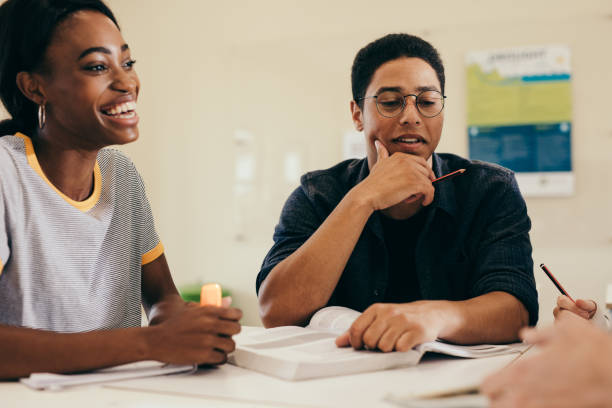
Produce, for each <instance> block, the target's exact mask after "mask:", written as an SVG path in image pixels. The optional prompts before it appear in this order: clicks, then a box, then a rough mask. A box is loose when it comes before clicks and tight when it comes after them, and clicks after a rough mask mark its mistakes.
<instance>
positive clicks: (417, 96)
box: [359, 89, 446, 119]
mask: <svg viewBox="0 0 612 408" xmlns="http://www.w3.org/2000/svg"><path fill="white" fill-rule="evenodd" d="M385 92H395V93H398V94H400V95H401V96H402V98H403V102H402V109H400V111H399V112H397V113H396V114H395V115H393V116H387V115H384V114H383V113H382V112H381V111H380V108H379V107H378V97H379V96H380V95H382V94H383V93H385ZM425 92H436V93H439V94H440V96H441V97H442V109H440V112H438V113H436V114H435V115H433V116H427V115H425V114H424V113H423V112H421V109H419V104H418V103H417V100H418V99H419V96H421V95H423V94H424V93H425ZM409 96H414V106H415V108H416V109H417V111H418V112H419V113H420V114H421V115H423V116H424V117H426V118H428V119H430V118H435V117H436V116H438V115H439V114H441V113H442V111H443V110H444V106H445V105H446V104H445V103H444V100H445V99H446V95H443V94H442V92H440V91H437V90H435V89H426V90H424V91H421V92H419V93H418V94H417V95H415V94H406V95H402V93H401V92H399V91H392V90H386V91H383V92H381V93H380V94H378V95H373V96H364V97H361V98H359V100H360V101H363V100H364V99H370V98H371V99H374V100H375V103H376V110H377V111H378V113H379V114H380V115H381V116H383V117H385V118H394V117H396V116H399V115H401V114H402V112H403V111H404V110H405V109H406V105H407V103H406V98H407V97H409Z"/></svg>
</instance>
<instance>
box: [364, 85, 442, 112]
mask: <svg viewBox="0 0 612 408" xmlns="http://www.w3.org/2000/svg"><path fill="white" fill-rule="evenodd" d="M408 96H414V95H407V96H406V98H407V97H408ZM415 101H416V107H417V109H418V110H419V112H420V113H421V114H422V115H423V116H426V117H433V116H436V115H438V114H439V113H440V112H441V111H442V109H443V108H444V97H443V96H442V94H441V93H440V92H438V91H425V92H421V93H420V94H418V95H417V96H416V100H415ZM376 107H377V108H378V111H379V112H380V114H381V115H383V116H386V117H394V116H397V115H399V114H400V113H401V112H402V111H403V110H404V108H405V98H404V95H402V94H401V93H400V92H396V91H385V92H382V93H380V94H379V95H377V96H376Z"/></svg>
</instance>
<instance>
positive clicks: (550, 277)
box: [540, 264, 576, 303]
mask: <svg viewBox="0 0 612 408" xmlns="http://www.w3.org/2000/svg"><path fill="white" fill-rule="evenodd" d="M540 268H542V270H543V271H544V273H545V274H546V276H548V278H549V279H550V280H551V281H552V283H554V284H555V286H556V287H557V289H559V292H561V293H562V294H564V295H565V296H567V297H568V298H570V300H571V301H572V302H574V303H576V302H575V301H574V299H572V297H571V296H570V295H569V293H567V291H566V290H565V289H563V286H561V284H560V283H559V282H558V281H557V279H555V277H554V276H553V274H552V272H551V271H549V270H548V268H547V267H546V265H544V264H540Z"/></svg>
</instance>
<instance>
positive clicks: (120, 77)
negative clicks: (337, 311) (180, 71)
mask: <svg viewBox="0 0 612 408" xmlns="http://www.w3.org/2000/svg"><path fill="white" fill-rule="evenodd" d="M0 49H1V50H2V52H1V53H0V98H1V99H2V102H3V103H4V105H5V107H6V109H7V111H8V112H9V114H10V115H11V119H9V120H7V121H4V122H2V123H0V136H2V137H0V343H2V345H3V346H2V348H1V349H0V361H2V364H1V365H0V378H16V377H20V376H25V375H28V374H29V373H31V372H36V371H46V372H74V371H82V370H88V369H93V368H98V367H106V366H111V365H116V364H121V363H126V362H132V361H138V360H146V359H153V360H160V361H165V362H170V363H198V364H203V363H207V364H219V363H223V362H224V361H225V359H226V356H227V353H228V352H231V351H232V350H233V348H234V342H233V340H232V339H231V336H232V335H233V334H236V333H238V332H239V331H240V325H239V323H238V320H239V319H240V316H241V312H240V311H239V310H238V309H233V308H229V307H212V306H210V307H199V306H195V305H192V304H188V303H185V302H183V301H182V300H181V298H180V296H179V294H178V292H177V290H176V287H175V286H174V283H173V281H172V277H171V275H170V271H169V268H168V264H167V263H166V259H165V256H164V249H163V246H162V244H161V242H160V240H159V237H158V236H157V233H156V231H155V226H154V222H153V216H152V213H151V209H150V207H149V203H148V200H147V198H146V193H145V189H144V184H143V182H142V180H141V178H140V175H139V174H138V172H137V171H136V169H135V167H134V165H133V164H132V162H131V161H130V160H129V159H128V158H127V157H126V156H125V155H123V154H122V153H121V152H119V151H117V150H115V149H111V148H108V147H107V146H109V145H115V144H125V143H129V142H132V141H134V140H136V139H137V138H138V120H139V118H138V114H137V113H136V106H137V100H138V93H139V90H140V82H139V80H138V76H137V75H136V71H135V70H134V62H135V61H134V60H133V59H132V56H131V54H130V48H129V46H128V44H127V43H126V42H125V40H124V39H123V37H122V35H121V32H120V30H119V27H118V25H117V21H116V20H115V17H114V16H113V14H112V12H111V11H110V10H109V9H108V8H107V7H106V5H105V4H104V3H103V2H101V1H99V0H8V1H7V2H5V3H4V4H3V5H2V6H0ZM141 305H143V306H144V308H145V311H146V312H147V314H148V317H149V322H150V327H146V328H141V327H140V322H141ZM92 350H95V352H92Z"/></svg>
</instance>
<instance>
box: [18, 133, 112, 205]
mask: <svg viewBox="0 0 612 408" xmlns="http://www.w3.org/2000/svg"><path fill="white" fill-rule="evenodd" d="M15 136H17V137H19V138H21V139H22V140H23V143H24V145H25V152H26V157H27V160H28V164H29V165H30V167H32V169H33V170H34V171H35V172H36V173H38V175H39V176H40V178H42V179H43V180H44V181H45V183H47V184H48V185H49V186H50V187H51V188H52V189H53V190H55V192H56V193H57V194H58V195H59V196H60V197H62V198H63V199H64V200H65V201H66V202H67V203H68V204H70V205H72V206H73V207H75V208H76V209H78V210H80V211H82V212H87V211H89V210H91V209H92V208H93V207H94V206H95V205H96V204H97V203H98V201H99V200H100V194H101V193H102V172H101V171H100V165H99V164H98V161H97V160H96V164H95V166H94V188H93V193H92V194H91V195H90V196H89V197H88V198H86V199H85V200H83V201H75V200H73V199H72V198H70V197H68V196H67V195H66V194H64V193H62V192H61V191H60V190H59V189H58V188H57V187H55V186H54V185H53V183H51V181H49V179H48V178H47V176H46V175H45V172H44V171H43V170H42V167H40V163H39V162H38V158H37V157H36V153H35V152H34V145H33V144H32V139H30V138H29V137H27V136H26V135H24V134H23V133H16V134H15Z"/></svg>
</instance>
